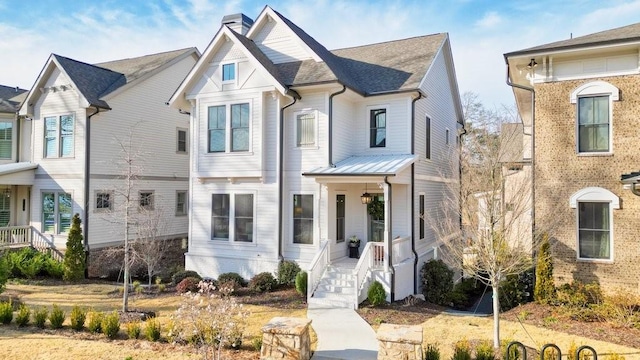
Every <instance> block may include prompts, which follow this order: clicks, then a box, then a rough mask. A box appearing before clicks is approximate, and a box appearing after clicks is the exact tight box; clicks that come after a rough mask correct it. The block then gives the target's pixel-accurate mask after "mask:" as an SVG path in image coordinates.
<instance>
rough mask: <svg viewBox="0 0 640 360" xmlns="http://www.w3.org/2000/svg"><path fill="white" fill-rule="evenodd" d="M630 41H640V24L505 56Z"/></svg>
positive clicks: (535, 47)
mask: <svg viewBox="0 0 640 360" xmlns="http://www.w3.org/2000/svg"><path fill="white" fill-rule="evenodd" d="M630 41H640V23H637V24H632V25H627V26H623V27H619V28H615V29H611V30H605V31H601V32H597V33H594V34H589V35H585V36H579V37H576V38H573V39H567V40H561V41H556V42H552V43H548V44H544V45H539V46H534V47H531V48H527V49H523V50H518V51H514V52H511V53H507V54H505V57H509V56H515V55H525V54H529V53H536V52H541V51H552V50H565V49H572V48H580V47H586V46H597V45H606V44H616V43H625V42H630Z"/></svg>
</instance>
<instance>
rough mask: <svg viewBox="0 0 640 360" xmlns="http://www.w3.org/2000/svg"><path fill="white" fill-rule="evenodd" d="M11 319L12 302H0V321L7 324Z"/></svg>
mask: <svg viewBox="0 0 640 360" xmlns="http://www.w3.org/2000/svg"><path fill="white" fill-rule="evenodd" d="M11 320H13V304H11V301H3V302H1V303H0V323H3V324H5V325H6V324H9V323H11Z"/></svg>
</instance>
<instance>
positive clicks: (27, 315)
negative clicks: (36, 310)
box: [16, 304, 31, 326]
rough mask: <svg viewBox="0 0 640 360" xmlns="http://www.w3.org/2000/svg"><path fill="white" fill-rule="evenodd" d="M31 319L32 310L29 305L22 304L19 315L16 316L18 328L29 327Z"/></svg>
mask: <svg viewBox="0 0 640 360" xmlns="http://www.w3.org/2000/svg"><path fill="white" fill-rule="evenodd" d="M30 319H31V310H30V309H29V307H27V305H25V304H22V305H20V307H19V308H18V313H17V314H16V324H18V326H27V325H29V320H30Z"/></svg>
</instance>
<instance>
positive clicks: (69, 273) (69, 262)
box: [63, 214, 85, 281]
mask: <svg viewBox="0 0 640 360" xmlns="http://www.w3.org/2000/svg"><path fill="white" fill-rule="evenodd" d="M81 223H82V221H80V215H79V214H75V215H73V218H72V219H71V229H69V236H67V250H66V251H65V253H64V276H63V278H64V279H65V280H66V281H78V280H82V279H84V270H85V253H84V242H83V236H82V230H81V229H80V224H81Z"/></svg>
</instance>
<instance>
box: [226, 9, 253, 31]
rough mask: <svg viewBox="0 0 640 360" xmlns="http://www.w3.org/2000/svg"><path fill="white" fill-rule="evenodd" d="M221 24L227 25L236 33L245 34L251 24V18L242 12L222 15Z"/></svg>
mask: <svg viewBox="0 0 640 360" xmlns="http://www.w3.org/2000/svg"><path fill="white" fill-rule="evenodd" d="M222 25H226V26H228V27H229V28H230V29H231V30H233V31H235V32H237V33H240V34H242V35H246V34H247V32H248V31H249V28H251V25H253V20H251V18H250V17H248V16H247V15H245V14H242V13H238V14H232V15H225V16H223V17H222Z"/></svg>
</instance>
